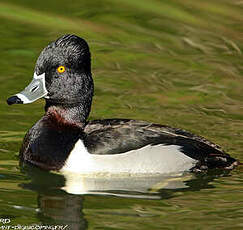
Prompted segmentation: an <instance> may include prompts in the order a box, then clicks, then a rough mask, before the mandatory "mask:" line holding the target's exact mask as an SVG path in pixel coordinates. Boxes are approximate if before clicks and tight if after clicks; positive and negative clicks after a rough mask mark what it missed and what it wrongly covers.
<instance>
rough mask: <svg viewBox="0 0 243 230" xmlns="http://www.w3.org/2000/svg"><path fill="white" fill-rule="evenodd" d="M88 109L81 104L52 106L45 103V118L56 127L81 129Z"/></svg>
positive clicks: (52, 104)
mask: <svg viewBox="0 0 243 230" xmlns="http://www.w3.org/2000/svg"><path fill="white" fill-rule="evenodd" d="M89 111H90V109H87V108H84V106H82V104H79V103H78V104H71V105H63V104H54V103H50V102H48V101H46V106H45V116H46V117H47V118H48V119H49V120H51V121H52V123H56V125H58V126H70V125H71V126H76V127H79V128H83V127H84V126H85V123H86V119H87V118H88V115H89Z"/></svg>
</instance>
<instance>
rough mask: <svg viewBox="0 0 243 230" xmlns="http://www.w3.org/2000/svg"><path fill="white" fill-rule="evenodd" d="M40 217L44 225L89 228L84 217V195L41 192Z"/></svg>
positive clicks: (78, 229)
mask: <svg viewBox="0 0 243 230" xmlns="http://www.w3.org/2000/svg"><path fill="white" fill-rule="evenodd" d="M38 206H39V209H40V213H39V214H38V217H39V219H40V221H41V223H42V224H43V225H50V226H53V227H54V226H57V229H60V230H61V229H63V230H64V229H66V230H67V229H70V230H80V229H87V221H86V220H85V218H84V215H83V212H82V209H83V197H82V196H77V195H72V194H59V195H57V194H49V195H47V194H39V196H38Z"/></svg>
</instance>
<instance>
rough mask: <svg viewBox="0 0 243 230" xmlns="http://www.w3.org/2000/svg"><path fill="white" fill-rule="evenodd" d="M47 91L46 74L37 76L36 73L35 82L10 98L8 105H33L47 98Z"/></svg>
mask: <svg viewBox="0 0 243 230" xmlns="http://www.w3.org/2000/svg"><path fill="white" fill-rule="evenodd" d="M47 94H48V92H47V90H46V85H45V73H43V74H41V75H39V76H37V75H36V73H34V77H33V80H32V81H31V82H30V84H29V85H28V86H27V87H26V88H25V89H24V90H23V91H21V92H20V93H17V94H16V95H14V96H12V97H10V98H8V100H7V103H8V104H9V105H12V104H28V103H32V102H34V101H36V100H38V99H39V98H42V97H47Z"/></svg>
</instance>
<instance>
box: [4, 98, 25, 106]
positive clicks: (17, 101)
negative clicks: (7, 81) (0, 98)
mask: <svg viewBox="0 0 243 230" xmlns="http://www.w3.org/2000/svg"><path fill="white" fill-rule="evenodd" d="M7 103H8V105H12V104H23V101H22V100H21V99H20V98H18V97H17V96H12V97H10V98H8V100H7Z"/></svg>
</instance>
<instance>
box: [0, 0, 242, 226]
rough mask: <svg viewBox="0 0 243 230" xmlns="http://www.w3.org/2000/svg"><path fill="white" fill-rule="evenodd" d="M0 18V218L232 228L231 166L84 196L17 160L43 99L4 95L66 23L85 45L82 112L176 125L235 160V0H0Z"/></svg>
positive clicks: (238, 184) (238, 181) (237, 221)
mask: <svg viewBox="0 0 243 230" xmlns="http://www.w3.org/2000/svg"><path fill="white" fill-rule="evenodd" d="M0 19H1V23H0V31H1V36H0V52H1V58H0V111H1V114H0V218H4V219H10V221H11V223H8V224H7V223H5V226H6V225H11V226H16V225H18V224H20V225H25V226H30V225H32V224H38V226H41V225H46V226H47V225H50V226H55V225H65V226H66V225H67V226H68V227H67V228H66V229H74V230H75V229H109V230H111V229H139V230H140V229H216V230H217V229H220V230H222V229H242V228H243V193H242V191H243V175H242V167H239V168H237V169H236V170H234V171H232V172H229V173H222V172H213V173H211V174H203V175H193V174H186V175H183V176H182V177H178V178H170V179H167V180H164V179H163V178H149V179H148V178H134V181H131V179H125V178H123V179H122V178H121V179H119V180H118V182H117V181H116V182H115V184H116V185H117V183H118V184H119V185H121V184H123V183H124V181H125V182H127V181H129V180H130V182H129V183H130V184H128V185H126V186H125V185H124V189H122V188H119V189H117V187H116V186H115V187H114V189H113V190H112V188H110V191H108V194H83V195H74V194H70V193H68V192H67V191H65V189H62V188H63V186H64V182H65V181H64V178H63V177H62V176H61V175H51V174H48V173H44V172H39V171H38V170H37V172H35V170H30V171H21V170H20V168H19V166H18V159H17V154H18V150H19V147H20V145H21V142H22V138H23V136H24V134H25V133H26V131H27V130H28V129H29V128H30V127H31V126H32V125H33V124H34V123H35V122H36V121H37V120H38V119H39V118H40V117H41V116H42V114H43V105H44V102H43V101H42V100H40V101H37V102H35V103H33V104H31V105H21V106H20V105H15V106H12V107H9V106H7V105H6V102H5V101H6V98H7V97H9V96H10V95H13V94H15V93H17V92H19V91H20V90H22V89H23V88H24V87H25V86H26V85H27V84H28V83H29V82H30V80H31V78H32V76H33V69H34V65H35V61H36V59H37V57H38V55H39V53H40V51H41V50H42V48H44V47H45V46H46V45H47V44H48V43H49V42H50V41H52V40H55V39H56V38H57V37H59V36H61V35H63V34H65V33H75V34H77V35H79V36H81V37H83V38H85V39H86V40H87V41H88V43H89V45H90V49H91V52H92V67H93V77H94V81H95V96H94V101H93V106H92V113H91V116H90V119H98V118H112V117H119V118H133V119H140V120H148V121H152V122H156V123H162V124H167V125H170V126H174V127H180V128H183V129H186V130H189V131H191V132H194V133H197V134H199V135H202V136H204V137H206V138H208V139H210V140H212V141H213V142H216V143H217V144H219V145H221V146H222V147H223V148H224V149H225V150H226V151H227V152H229V153H230V154H231V155H232V156H234V157H235V158H238V159H240V160H241V161H243V153H242V148H243V139H242V136H243V94H242V92H243V78H242V76H243V65H242V60H243V59H242V57H243V54H242V52H243V36H242V35H243V30H242V23H243V4H242V2H241V1H240V0H210V1H209V0H200V1H195V0H188V1H176V0H170V1H166V0H164V1H162V0H161V1H159V0H151V1H145V0H130V1H128V0H117V1H111V0H110V1H107V0H105V1H96V0H94V1H90V0H82V1H77V0H72V1H64V0H59V1H57V0H53V1H46V0H43V1H31V0H22V1H18V0H1V1H0ZM153 180H154V185H153V186H152V187H150V188H149V187H147V184H146V182H147V181H151V182H153ZM102 183H103V182H102ZM131 184H133V185H134V187H136V186H137V187H138V188H139V189H136V188H137V187H136V188H135V189H134V187H133V186H131V187H129V186H130V185H131ZM135 185H136V186H135ZM2 226H4V224H3V223H0V227H2ZM0 229H1V228H0Z"/></svg>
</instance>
